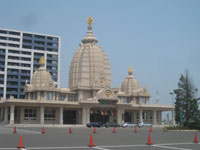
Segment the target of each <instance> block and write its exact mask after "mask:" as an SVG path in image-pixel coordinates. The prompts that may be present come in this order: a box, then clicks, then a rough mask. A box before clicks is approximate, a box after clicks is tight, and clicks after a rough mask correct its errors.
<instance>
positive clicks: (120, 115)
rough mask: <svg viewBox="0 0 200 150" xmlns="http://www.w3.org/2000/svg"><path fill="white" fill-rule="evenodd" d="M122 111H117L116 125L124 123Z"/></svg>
mask: <svg viewBox="0 0 200 150" xmlns="http://www.w3.org/2000/svg"><path fill="white" fill-rule="evenodd" d="M122 116H124V109H120V108H119V109H117V123H118V124H122V123H124V117H122Z"/></svg>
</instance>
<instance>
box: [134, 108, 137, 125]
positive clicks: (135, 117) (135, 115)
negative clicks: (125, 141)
mask: <svg viewBox="0 0 200 150" xmlns="http://www.w3.org/2000/svg"><path fill="white" fill-rule="evenodd" d="M133 117H134V123H135V124H136V123H137V112H136V111H134V114H133Z"/></svg>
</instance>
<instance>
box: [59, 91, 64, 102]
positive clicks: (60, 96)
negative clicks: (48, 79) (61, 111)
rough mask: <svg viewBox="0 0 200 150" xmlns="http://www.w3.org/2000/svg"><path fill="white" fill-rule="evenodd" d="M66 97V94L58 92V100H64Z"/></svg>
mask: <svg viewBox="0 0 200 150" xmlns="http://www.w3.org/2000/svg"><path fill="white" fill-rule="evenodd" d="M65 98H66V94H63V93H60V94H59V100H61V101H64V100H65Z"/></svg>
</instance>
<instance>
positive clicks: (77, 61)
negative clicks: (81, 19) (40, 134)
mask: <svg viewBox="0 0 200 150" xmlns="http://www.w3.org/2000/svg"><path fill="white" fill-rule="evenodd" d="M87 21H88V32H87V34H86V36H85V37H84V38H83V39H82V43H81V44H80V45H79V48H78V49H77V51H76V53H75V54H74V57H73V59H72V61H71V65H70V71H69V82H68V83H69V85H68V88H58V87H57V86H56V84H55V83H54V80H53V79H52V76H51V74H50V73H49V71H48V70H47V69H46V68H45V63H46V60H45V59H44V57H42V58H41V59H40V68H39V69H37V70H36V71H35V72H34V74H33V76H32V78H31V81H30V83H27V82H26V84H25V89H24V92H25V99H15V98H14V97H12V96H11V97H10V98H9V99H3V98H1V100H0V108H1V111H0V120H1V122H3V123H9V124H60V125H63V124H80V125H86V124H87V123H89V122H92V121H95V122H101V123H106V122H108V121H112V122H116V123H119V124H122V123H124V122H132V123H138V122H140V121H143V122H148V123H152V124H154V125H157V124H161V123H162V112H163V111H172V114H174V113H173V112H174V107H172V106H170V105H160V104H150V102H149V98H150V97H151V94H150V93H149V92H148V90H147V88H146V87H145V86H144V87H141V86H140V84H139V83H138V81H137V80H136V78H135V77H134V72H133V68H132V67H129V68H128V76H127V77H126V78H125V79H124V81H123V82H122V85H121V89H120V88H112V87H111V67H110V63H109V59H108V56H107V55H106V54H105V52H104V51H103V50H102V49H101V47H100V46H99V45H97V43H98V39H97V38H95V37H94V35H93V32H92V22H93V19H92V18H91V17H89V18H88V19H87ZM173 116H174V115H172V118H173V119H174V117H173ZM173 123H174V121H173Z"/></svg>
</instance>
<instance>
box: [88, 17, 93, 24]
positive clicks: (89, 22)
mask: <svg viewBox="0 0 200 150" xmlns="http://www.w3.org/2000/svg"><path fill="white" fill-rule="evenodd" d="M87 23H88V25H89V26H91V25H92V23H93V18H92V17H88V18H87Z"/></svg>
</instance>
